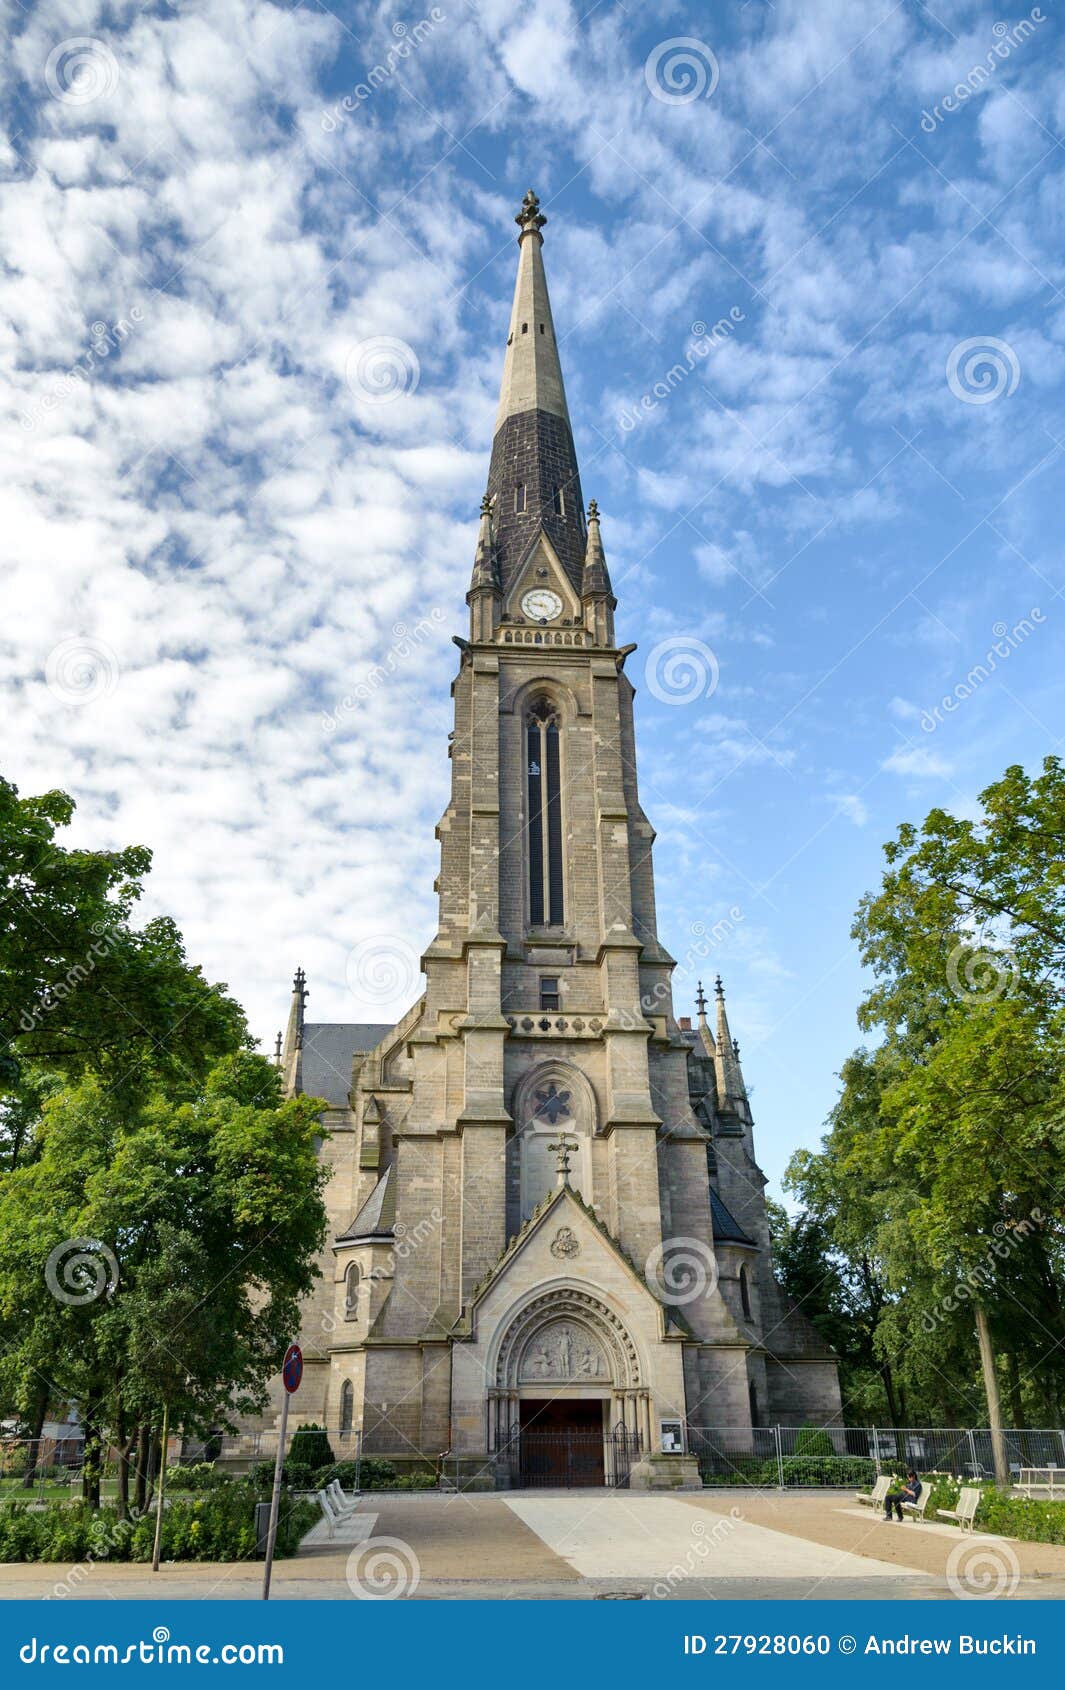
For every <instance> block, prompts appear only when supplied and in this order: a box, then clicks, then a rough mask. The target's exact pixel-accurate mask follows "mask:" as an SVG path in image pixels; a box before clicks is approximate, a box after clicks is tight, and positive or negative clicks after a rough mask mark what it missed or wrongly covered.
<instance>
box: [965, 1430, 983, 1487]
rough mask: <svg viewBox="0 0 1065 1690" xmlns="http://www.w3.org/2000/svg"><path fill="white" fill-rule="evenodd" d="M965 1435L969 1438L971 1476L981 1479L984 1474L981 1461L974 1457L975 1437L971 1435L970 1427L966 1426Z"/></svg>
mask: <svg viewBox="0 0 1065 1690" xmlns="http://www.w3.org/2000/svg"><path fill="white" fill-rule="evenodd" d="M965 1436H966V1437H967V1438H968V1440H969V1460H970V1461H971V1462H972V1468H973V1478H974V1479H982V1478H983V1476H984V1469H983V1466H982V1465H981V1463H980V1462H979V1461H977V1459H976V1439H975V1438H974V1437H973V1433H972V1427H967V1428H966V1432H965Z"/></svg>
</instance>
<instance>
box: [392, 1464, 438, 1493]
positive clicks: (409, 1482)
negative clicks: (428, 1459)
mask: <svg viewBox="0 0 1065 1690" xmlns="http://www.w3.org/2000/svg"><path fill="white" fill-rule="evenodd" d="M395 1488H396V1489H397V1490H435V1489H436V1474H435V1473H430V1472H427V1471H426V1470H425V1468H416V1469H415V1471H414V1472H413V1473H404V1474H403V1476H402V1478H399V1479H397V1480H396V1486H395Z"/></svg>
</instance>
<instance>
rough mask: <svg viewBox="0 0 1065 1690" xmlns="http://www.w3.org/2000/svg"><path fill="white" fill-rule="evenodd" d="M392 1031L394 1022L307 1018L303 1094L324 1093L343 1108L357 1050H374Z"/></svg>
mask: <svg viewBox="0 0 1065 1690" xmlns="http://www.w3.org/2000/svg"><path fill="white" fill-rule="evenodd" d="M391 1031H392V1024H391V1022H378V1021H307V1022H305V1023H304V1028H303V1059H302V1062H301V1065H300V1066H301V1083H302V1089H303V1092H304V1094H305V1095H306V1096H307V1097H324V1098H326V1099H327V1100H328V1102H330V1103H333V1104H336V1105H337V1106H338V1107H340V1108H343V1106H344V1105H345V1104H346V1103H347V1101H348V1092H349V1090H350V1089H351V1059H352V1057H353V1056H354V1055H355V1053H356V1051H367V1050H373V1048H374V1046H375V1045H378V1044H380V1042H381V1040H382V1039H383V1038H384V1037H385V1035H386V1034H387V1033H390V1032H391Z"/></svg>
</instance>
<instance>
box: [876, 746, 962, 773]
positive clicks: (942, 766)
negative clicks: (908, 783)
mask: <svg viewBox="0 0 1065 1690" xmlns="http://www.w3.org/2000/svg"><path fill="white" fill-rule="evenodd" d="M880 767H881V768H882V769H886V770H887V771H888V772H889V773H891V774H893V775H915V776H916V777H917V778H918V779H920V780H932V779H936V778H938V777H940V776H943V775H949V774H950V773H951V765H950V764H949V763H948V762H947V761H946V759H945V758H943V757H940V756H939V755H938V754H937V753H936V752H934V751H929V749H928V747H927V746H924V745H910V746H900V747H899V749H898V750H897V751H893V752H892V753H891V756H890V757H886V758H885V759H884V761H883V762H882V763H881V765H880Z"/></svg>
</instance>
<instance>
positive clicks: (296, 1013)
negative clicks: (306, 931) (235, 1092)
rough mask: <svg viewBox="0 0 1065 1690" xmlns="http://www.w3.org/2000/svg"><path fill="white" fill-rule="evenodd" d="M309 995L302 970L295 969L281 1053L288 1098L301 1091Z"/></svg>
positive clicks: (305, 977)
mask: <svg viewBox="0 0 1065 1690" xmlns="http://www.w3.org/2000/svg"><path fill="white" fill-rule="evenodd" d="M309 995H310V994H309V992H308V990H307V976H306V974H304V972H303V969H302V968H297V970H296V973H295V975H294V977H293V980H292V1002H291V1004H290V1005H289V1011H288V1026H287V1027H286V1029H285V1045H284V1049H283V1051H282V1052H281V1071H282V1075H283V1077H284V1086H285V1091H286V1092H287V1093H288V1095H289V1096H290V1097H292V1096H293V1095H294V1094H295V1093H296V1092H299V1091H302V1089H303V1074H302V1068H303V1021H304V1013H305V1010H306V1006H307V999H308V997H309Z"/></svg>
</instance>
